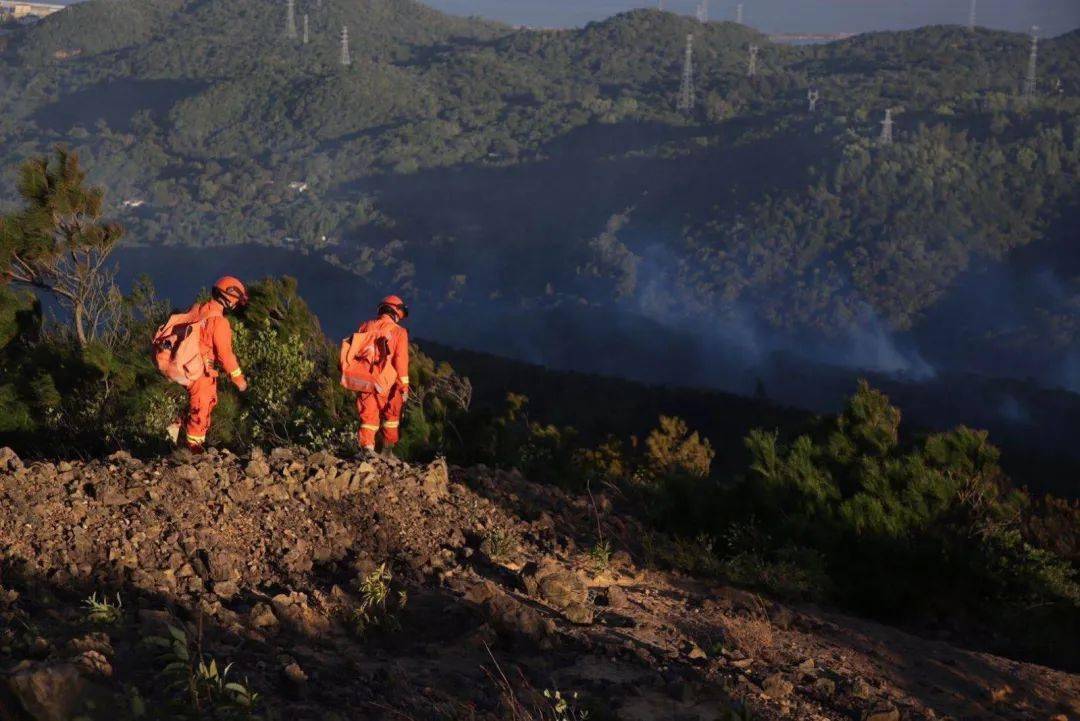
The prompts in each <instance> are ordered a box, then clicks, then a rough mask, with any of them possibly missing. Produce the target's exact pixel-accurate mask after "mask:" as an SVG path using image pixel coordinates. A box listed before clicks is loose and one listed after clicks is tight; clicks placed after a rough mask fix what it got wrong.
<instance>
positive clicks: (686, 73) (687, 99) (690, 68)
mask: <svg viewBox="0 0 1080 721" xmlns="http://www.w3.org/2000/svg"><path fill="white" fill-rule="evenodd" d="M694 101H695V97H694V36H693V35H687V36H686V57H685V58H684V59H683V70H682V86H681V87H680V88H679V103H678V105H677V107H678V109H679V110H681V111H682V112H684V113H689V112H693V110H694Z"/></svg>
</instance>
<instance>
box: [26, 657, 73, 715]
mask: <svg viewBox="0 0 1080 721" xmlns="http://www.w3.org/2000/svg"><path fill="white" fill-rule="evenodd" d="M7 685H8V688H9V689H10V691H11V693H12V695H13V696H14V697H15V698H16V699H17V700H18V702H19V703H20V704H21V705H22V708H23V711H25V712H26V713H27V714H28V715H29V716H30V718H32V719H34V721H68V719H70V718H71V715H72V712H73V711H74V710H75V707H76V705H77V704H78V703H79V698H80V697H81V696H82V693H83V690H84V688H85V687H86V681H85V680H84V679H83V677H82V675H81V674H80V673H79V670H78V668H77V667H76V666H75V665H74V664H71V663H57V664H44V663H42V664H27V665H23V666H21V667H16V669H15V671H14V672H12V674H11V675H10V676H9V677H8V680H7Z"/></svg>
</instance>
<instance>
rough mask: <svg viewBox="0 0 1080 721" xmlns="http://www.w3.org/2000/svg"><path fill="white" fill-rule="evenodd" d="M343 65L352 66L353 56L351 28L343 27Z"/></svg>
mask: <svg viewBox="0 0 1080 721" xmlns="http://www.w3.org/2000/svg"><path fill="white" fill-rule="evenodd" d="M341 64H342V65H344V66H346V67H348V66H349V65H352V56H351V55H349V28H348V27H347V26H345V25H342V26H341Z"/></svg>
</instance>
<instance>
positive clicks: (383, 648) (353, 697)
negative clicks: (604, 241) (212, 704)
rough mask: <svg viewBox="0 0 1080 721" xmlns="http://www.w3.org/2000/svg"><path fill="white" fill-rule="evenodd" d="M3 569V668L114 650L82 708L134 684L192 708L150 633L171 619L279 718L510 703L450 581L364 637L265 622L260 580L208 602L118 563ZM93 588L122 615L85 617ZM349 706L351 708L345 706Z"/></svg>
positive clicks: (402, 713) (116, 704)
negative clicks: (160, 586) (48, 570)
mask: <svg viewBox="0 0 1080 721" xmlns="http://www.w3.org/2000/svg"><path fill="white" fill-rule="evenodd" d="M0 570H2V574H0V578H2V585H0V594H3V593H4V592H8V591H12V590H14V591H16V592H17V593H18V599H17V600H15V601H14V602H12V603H7V602H6V601H4V597H3V596H2V595H0V618H4V619H9V621H10V622H9V623H8V624H7V630H5V631H3V632H0V673H3V672H7V671H10V670H11V669H12V668H13V667H15V666H16V664H17V663H18V662H19V661H21V660H24V659H29V660H32V661H35V662H37V661H44V662H48V663H49V664H51V663H63V662H68V661H72V662H75V663H77V664H79V663H80V662H79V661H78V656H79V653H80V652H81V651H82V650H83V649H84V648H92V649H98V650H99V651H100V652H102V653H103V654H104V655H105V656H106V658H107V659H108V661H109V665H110V666H111V672H110V673H109V675H108V677H103V676H94V675H92V674H84V675H85V676H86V677H87V678H91V679H93V680H94V683H93V684H92V686H91V689H90V691H89V692H88V693H87V694H86V695H85V696H86V698H87V699H89V700H90V701H91V702H92V703H94V704H96V706H97V709H98V712H97V714H96V715H95V713H94V712H93V711H90V712H89V713H88V715H86V716H83V718H89V719H101V720H102V721H104V720H105V719H108V720H109V721H112V720H113V719H127V718H136V716H135V715H134V714H132V713H131V709H130V698H131V695H132V694H133V692H134V690H135V689H137V693H138V695H139V696H141V697H142V698H143V699H144V701H145V702H146V706H147V708H149V709H153V710H155V713H158V714H163V715H164V714H165V712H166V709H170V708H172V709H174V710H175V711H184V710H190V706H189V702H188V698H187V696H186V695H185V689H183V688H175V689H170V688H167V685H168V683H170V682H172V681H174V680H176V678H177V677H175V676H170V675H169V674H167V673H165V672H164V667H165V665H166V664H167V663H169V659H165V658H162V657H161V656H160V654H161V649H160V648H158V647H155V646H152V645H150V643H153V642H150V643H148V642H147V639H149V638H152V637H158V638H165V639H168V638H170V637H171V636H170V631H169V628H168V626H170V625H171V626H173V627H174V628H177V629H180V630H182V631H184V633H185V634H186V637H187V641H188V645H189V647H190V651H191V653H192V654H193V655H194V657H195V658H197V654H198V653H200V652H201V653H202V654H204V656H205V658H206V660H207V661H209V660H210V659H211V658H213V659H215V660H216V661H217V664H218V667H219V669H221V668H224V666H225V665H226V664H232V666H231V668H230V672H229V677H228V680H230V681H236V682H240V683H243V684H244V685H245V686H247V687H248V688H249V689H250V690H252V691H254V692H256V693H258V694H259V695H260V697H261V698H262V701H261V702H260V705H259V709H260V711H262V712H264V713H266V712H269V713H270V714H271V715H270V716H269V718H282V719H284V718H290V717H293V718H326V719H331V718H342V719H345V718H360V717H362V718H365V719H387V720H388V721H389V720H390V719H401V718H410V719H417V720H418V721H419V720H421V719H431V720H432V721H435V720H436V719H446V718H452V717H453V718H456V717H457V716H456V715H455V716H452V715H449V714H448V712H449V711H451V710H455V711H460V710H462V709H467V708H472V709H474V710H479V711H488V712H496V711H497V710H498V708H499V696H498V692H497V689H496V688H495V687H494V686H493V685H492V684H491V683H490V681H489V680H488V678H487V675H486V673H485V671H484V668H483V666H485V665H487V664H490V662H491V658H490V657H489V656H488V655H487V652H486V651H485V650H484V648H483V647H482V646H469V645H467V644H465V643H463V642H462V637H463V636H465V635H467V634H468V633H470V632H472V631H474V630H475V629H476V627H478V626H479V625H480V623H481V621H480V619H478V618H477V616H476V614H475V613H474V612H473V611H472V610H471V609H470V608H468V607H467V606H466V605H465V604H464V602H462V601H461V600H460V599H457V598H455V597H454V596H453V595H452V594H450V593H448V592H447V591H445V590H442V589H438V588H423V589H421V590H420V591H419V592H415V591H413V592H411V594H410V595H411V601H410V606H409V608H408V613H407V614H406V615H405V616H403V628H402V630H400V631H392V632H391V631H387V632H385V633H382V632H372V633H369V634H368V635H367V636H365V637H363V638H360V637H353V636H351V635H348V634H342V633H338V632H333V633H329V632H326V631H325V630H323V629H321V628H311V629H304V628H300V627H289V626H287V625H285V624H282V626H281V628H280V630H278V631H277V632H272V633H263V632H259V631H256V630H254V629H253V628H252V627H251V626H250V625H249V623H248V620H247V617H248V615H249V614H250V613H252V612H253V609H256V608H257V606H258V605H259V604H267V603H269V596H268V595H267V594H263V593H260V592H253V591H247V590H244V591H242V592H241V593H240V594H238V595H237V596H236V597H234V598H232V599H230V600H227V601H225V600H222V599H217V598H215V597H214V595H213V594H212V593H209V594H207V595H206V596H205V597H204V598H203V601H202V605H201V606H200V604H197V603H196V602H194V601H184V600H181V599H177V598H175V597H173V596H171V595H163V594H161V593H157V592H153V591H148V590H147V589H145V588H142V587H140V586H139V585H138V584H136V583H134V582H132V581H131V580H124V578H125V576H127V575H128V573H127V572H126V571H125V570H123V569H120V568H116V567H110V568H107V569H100V570H99V571H97V572H95V573H94V575H93V576H92V577H91V578H87V577H82V576H78V577H75V578H67V579H64V580H58V579H56V578H52V579H50V578H45V577H42V576H39V575H37V574H35V573H33V572H30V571H28V570H27V569H26V568H18V567H15V566H14V565H12V564H11V563H10V562H8V563H6V564H5V565H3V566H0ZM322 575H323V574H321V573H320V572H319V571H318V570H316V572H315V573H314V574H313V577H314V578H313V580H312V582H311V583H310V584H307V585H305V586H304V591H305V592H306V593H307V594H309V596H311V595H312V594H319V593H322V594H329V593H330V592H331V589H332V585H326V584H325V580H326V579H324V578H320V576H322ZM281 590H284V589H281ZM410 590H411V591H412V589H410ZM92 593H96V594H97V596H98V598H99V599H106V600H109V601H110V602H111V603H113V604H115V603H116V601H115V599H116V598H117V597H119V599H120V600H121V602H122V607H121V613H122V617H121V620H120V621H119V622H116V623H106V624H96V623H91V622H90V621H88V620H86V619H87V610H88V609H87V608H86V606H85V601H86V599H87V598H88V597H89V596H90V595H91V594H92ZM218 606H220V608H216V607H218ZM215 608H216V610H214V609H215ZM212 611H213V612H212ZM101 633H104V634H106V635H107V638H105V639H104V643H102V638H101V637H100V636H98V637H97V638H96V639H91V641H92V642H91V641H86V639H88V638H89V637H90V635H91V634H101ZM38 639H44V641H41V640H38ZM79 644H81V645H79ZM76 646H78V648H76ZM494 653H495V656H496V658H499V659H501V660H500V663H502V664H505V666H506V668H507V669H511V668H525V669H527V670H529V672H530V673H532V672H541V673H542V671H543V667H542V666H541V665H534V664H532V662H531V661H530V660H529V659H528V657H527V656H522V657H521V658H520V659H519V658H517V657H515V656H513V654H511V653H510V652H509V650H507V649H500V648H499V647H498V646H496V648H495V650H494ZM519 661H520V662H519ZM292 663H295V664H297V665H298V667H299V668H300V669H302V671H303V672H304V675H305V676H306V678H307V680H306V681H305V682H303V683H297V682H295V681H294V680H290V677H289V675H288V674H287V673H286V671H285V669H286V667H287V666H289V665H290V664H292ZM530 665H532V666H533V667H532V668H531V669H530V668H529V666H530ZM5 694H7V695H5ZM16 708H17V705H16V703H15V701H14V699H13V697H12V696H11V695H10V692H9V691H7V685H6V684H0V716H3V718H8V716H7V715H4V712H6V713H11V714H13V713H14V712H15V709H16ZM344 709H352V711H351V712H348V713H345V714H344V715H338V716H335V715H334V714H335V713H338V714H340V713H341V712H342V710H344ZM353 713H356V714H359V715H358V716H354V715H351V714H353ZM185 717H186V716H185ZM12 718H17V717H12ZM470 718H471V717H470Z"/></svg>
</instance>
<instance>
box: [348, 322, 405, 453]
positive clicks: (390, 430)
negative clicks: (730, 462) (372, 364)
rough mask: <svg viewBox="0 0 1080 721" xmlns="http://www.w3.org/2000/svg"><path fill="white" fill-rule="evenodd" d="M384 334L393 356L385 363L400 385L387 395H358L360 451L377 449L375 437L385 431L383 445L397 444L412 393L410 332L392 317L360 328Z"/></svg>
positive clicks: (390, 354)
mask: <svg viewBox="0 0 1080 721" xmlns="http://www.w3.org/2000/svg"><path fill="white" fill-rule="evenodd" d="M366 331H383V332H388V333H389V335H390V336H391V337H390V340H389V347H390V353H389V355H388V356H387V357H386V361H385V362H386V363H389V364H391V365H392V366H393V368H394V371H395V372H396V373H397V382H396V383H394V385H393V386H392V387H391V388H390V391H389V392H388V393H385V394H383V393H360V394H358V395H357V396H356V410H357V411H358V412H359V413H360V432H359V433H358V434H357V437H358V439H359V441H360V447H361V448H369V449H372V448H374V447H375V435H376V434H377V433H378V432H379V431H380V430H382V442H383V445H384V446H392V445H394V444H396V443H397V442H398V438H399V437H400V436H399V430H398V429H399V427H400V426H401V410H402V408H403V407H404V406H405V397H406V396H407V395H408V393H409V332H408V331H407V330H405V328H404V327H402V326H400V325H398V324H397V323H396V322H395V321H394V319H393V318H391V317H390V316H389V315H380V316H379V317H378V318H376V319H375V320H369V321H367V322H366V323H364V324H363V325H362V326H360V332H361V333H363V332H366Z"/></svg>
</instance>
